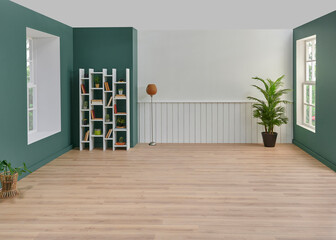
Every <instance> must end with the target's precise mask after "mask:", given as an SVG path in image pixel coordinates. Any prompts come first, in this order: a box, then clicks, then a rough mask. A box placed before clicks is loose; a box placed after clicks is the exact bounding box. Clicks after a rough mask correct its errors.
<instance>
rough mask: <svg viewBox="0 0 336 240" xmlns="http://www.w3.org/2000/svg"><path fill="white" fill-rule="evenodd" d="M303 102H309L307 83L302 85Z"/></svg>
mask: <svg viewBox="0 0 336 240" xmlns="http://www.w3.org/2000/svg"><path fill="white" fill-rule="evenodd" d="M304 96H305V97H304V102H305V103H310V91H309V85H304Z"/></svg>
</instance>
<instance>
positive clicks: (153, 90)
mask: <svg viewBox="0 0 336 240" xmlns="http://www.w3.org/2000/svg"><path fill="white" fill-rule="evenodd" d="M146 92H147V94H148V95H150V96H153V95H155V94H156V93H157V89H156V85H155V84H148V85H147V88H146Z"/></svg>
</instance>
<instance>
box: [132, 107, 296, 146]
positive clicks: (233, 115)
mask: <svg viewBox="0 0 336 240" xmlns="http://www.w3.org/2000/svg"><path fill="white" fill-rule="evenodd" d="M138 104H139V141H140V142H141V143H148V142H150V139H151V120H150V116H151V115H150V111H151V106H150V102H139V103H138ZM153 109H154V140H155V141H156V142H157V143H262V137H261V132H262V131H263V127H262V126H260V125H259V124H257V119H255V118H253V114H252V112H253V109H252V103H251V102H171V101H166V102H163V101H160V102H155V103H153ZM286 114H287V116H288V118H289V122H288V124H287V125H282V126H281V127H276V129H275V131H276V132H278V138H277V143H291V142H292V136H293V133H292V129H293V128H292V126H293V118H292V104H288V105H287V106H286Z"/></svg>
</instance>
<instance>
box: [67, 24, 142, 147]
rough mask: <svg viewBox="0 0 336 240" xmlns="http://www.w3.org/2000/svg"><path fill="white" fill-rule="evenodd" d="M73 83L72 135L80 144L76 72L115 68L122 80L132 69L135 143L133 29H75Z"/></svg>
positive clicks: (133, 109) (133, 137) (135, 138)
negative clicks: (82, 69)
mask: <svg viewBox="0 0 336 240" xmlns="http://www.w3.org/2000/svg"><path fill="white" fill-rule="evenodd" d="M73 42H74V74H73V75H74V81H73V86H72V109H73V111H72V113H73V114H72V117H73V122H72V133H73V134H72V136H73V144H74V146H78V145H79V109H78V106H79V105H78V104H79V92H78V84H79V83H78V70H79V69H80V68H84V69H85V70H86V71H87V70H88V69H89V68H93V69H95V70H96V71H101V69H102V68H107V69H108V71H111V69H112V68H116V69H117V76H118V77H117V78H125V70H126V68H130V69H131V84H130V95H131V97H130V105H131V139H130V142H131V147H133V146H135V145H136V144H137V143H138V117H137V116H138V114H137V111H138V109H137V108H138V105H137V100H138V91H137V87H138V86H137V82H138V80H137V31H136V30H135V29H133V28H74V30H73Z"/></svg>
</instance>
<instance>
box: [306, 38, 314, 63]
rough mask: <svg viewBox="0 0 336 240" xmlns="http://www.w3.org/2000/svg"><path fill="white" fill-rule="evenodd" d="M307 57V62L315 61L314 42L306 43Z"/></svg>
mask: <svg viewBox="0 0 336 240" xmlns="http://www.w3.org/2000/svg"><path fill="white" fill-rule="evenodd" d="M306 56H307V60H313V42H312V41H309V42H307V43H306Z"/></svg>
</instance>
